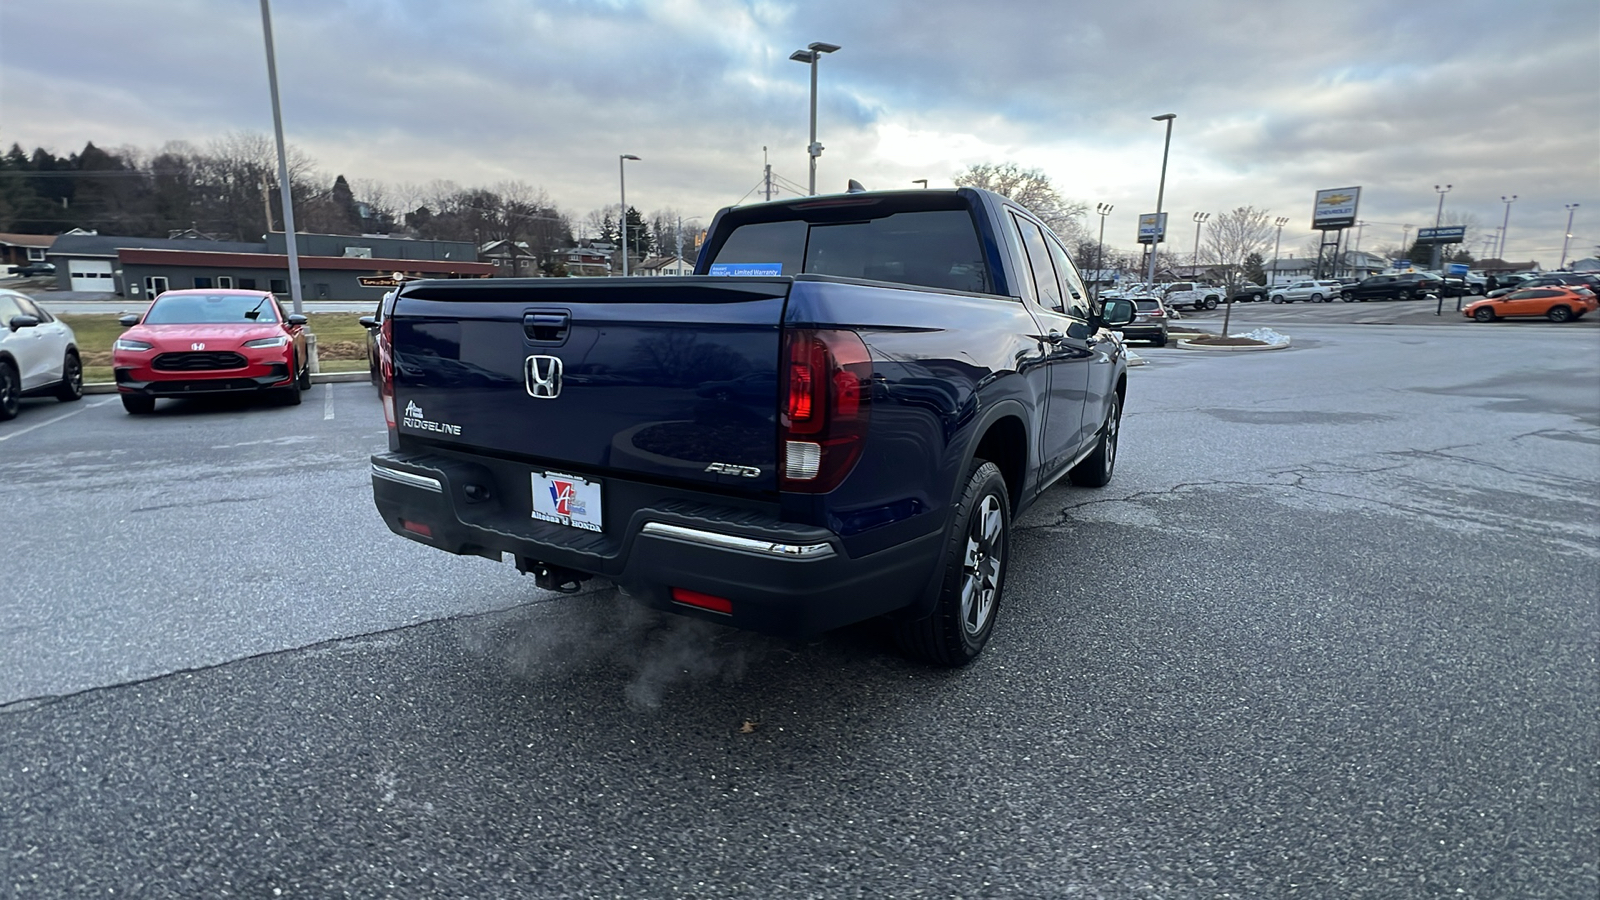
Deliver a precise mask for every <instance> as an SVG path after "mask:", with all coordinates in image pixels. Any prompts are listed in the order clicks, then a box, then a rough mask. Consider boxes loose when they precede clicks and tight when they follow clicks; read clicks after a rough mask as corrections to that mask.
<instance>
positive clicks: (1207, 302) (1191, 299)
mask: <svg viewBox="0 0 1600 900" xmlns="http://www.w3.org/2000/svg"><path fill="white" fill-rule="evenodd" d="M1161 300H1162V302H1164V303H1165V304H1166V305H1167V306H1169V307H1171V308H1173V309H1177V308H1178V307H1180V306H1187V307H1189V308H1190V309H1194V310H1201V309H1216V308H1217V304H1219V303H1221V302H1222V289H1221V288H1215V287H1212V286H1211V285H1209V284H1197V283H1195V282H1193V281H1180V282H1178V283H1177V284H1173V285H1170V286H1168V288H1167V291H1166V294H1165V296H1163V297H1162V298H1161Z"/></svg>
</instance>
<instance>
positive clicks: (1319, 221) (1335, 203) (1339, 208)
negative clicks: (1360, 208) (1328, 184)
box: [1311, 187, 1361, 231]
mask: <svg viewBox="0 0 1600 900" xmlns="http://www.w3.org/2000/svg"><path fill="white" fill-rule="evenodd" d="M1360 202H1361V188H1358V187H1347V188H1332V189H1330V190H1326V191H1317V200H1316V203H1315V205H1313V206H1312V210H1311V227H1312V228H1314V229H1316V230H1318V231H1332V230H1334V229H1336V228H1349V227H1350V226H1352V225H1354V224H1356V205H1357V204H1359V203H1360Z"/></svg>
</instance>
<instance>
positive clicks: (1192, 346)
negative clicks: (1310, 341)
mask: <svg viewBox="0 0 1600 900" xmlns="http://www.w3.org/2000/svg"><path fill="white" fill-rule="evenodd" d="M1290 341H1291V339H1290V337H1289V336H1288V335H1284V336H1283V343H1281V344H1248V345H1245V346H1242V347H1214V346H1212V345H1210V344H1196V343H1194V342H1192V341H1179V342H1178V349H1179V350H1226V351H1230V352H1237V351H1240V350H1244V351H1254V350H1282V349H1283V348H1285V347H1287V346H1289V344H1290Z"/></svg>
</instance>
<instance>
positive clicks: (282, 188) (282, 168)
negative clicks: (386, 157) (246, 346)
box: [261, 0, 316, 371]
mask: <svg viewBox="0 0 1600 900" xmlns="http://www.w3.org/2000/svg"><path fill="white" fill-rule="evenodd" d="M261 33H262V35H263V36H264V37H265V38H266V41H267V83H268V84H269V85H270V86H271V87H272V131H273V133H274V134H275V135H276V136H277V138H278V193H279V195H280V196H279V199H280V200H281V201H282V203H283V242H284V245H285V246H286V247H287V250H288V257H289V299H290V300H291V301H292V303H293V306H294V314H295V315H297V316H298V315H302V314H303V313H304V310H303V309H302V308H301V303H300V248H299V247H298V246H296V244H295V240H294V237H295V229H294V196H293V195H294V191H293V190H292V188H291V185H290V183H289V157H288V154H286V153H285V152H284V150H283V112H282V110H281V109H279V107H278V58H277V55H276V54H275V53H274V52H273V50H272V10H271V9H269V8H268V3H267V0H261ZM267 230H269V231H270V230H272V220H271V219H270V218H269V219H268V220H267ZM268 287H271V285H270V284H269V285H268ZM311 358H312V359H313V360H315V359H316V356H315V355H313V356H312V357H311ZM313 371H315V370H313Z"/></svg>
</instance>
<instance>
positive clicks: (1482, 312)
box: [1472, 306, 1494, 322]
mask: <svg viewBox="0 0 1600 900" xmlns="http://www.w3.org/2000/svg"><path fill="white" fill-rule="evenodd" d="M1472 317H1473V318H1474V319H1477V320H1478V321H1479V322H1493V321H1494V310H1492V309H1490V308H1489V307H1487V306H1480V307H1478V308H1477V309H1475V310H1473V311H1472Z"/></svg>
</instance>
